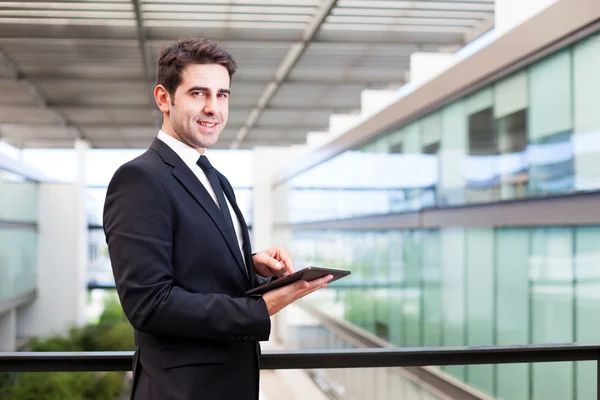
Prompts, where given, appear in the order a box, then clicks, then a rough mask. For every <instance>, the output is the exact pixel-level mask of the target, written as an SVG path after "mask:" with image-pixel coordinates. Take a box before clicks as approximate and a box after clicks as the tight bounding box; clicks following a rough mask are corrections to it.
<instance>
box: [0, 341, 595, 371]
mask: <svg viewBox="0 0 600 400" xmlns="http://www.w3.org/2000/svg"><path fill="white" fill-rule="evenodd" d="M132 356H133V352H127V351H126V352H14V353H8V352H7V353H0V372H75V371H79V372H83V371H130V370H131V365H132ZM599 358H600V345H597V344H549V345H526V346H521V345H515V346H478V347H470V346H467V347H419V348H377V349H343V350H338V349H336V350H325V349H324V350H295V351H270V352H265V353H263V354H262V356H261V369H320V368H377V367H422V366H440V365H474V364H512V363H538V362H564V361H591V360H598V359H599Z"/></svg>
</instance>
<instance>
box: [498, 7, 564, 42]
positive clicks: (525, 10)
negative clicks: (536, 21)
mask: <svg viewBox="0 0 600 400" xmlns="http://www.w3.org/2000/svg"><path fill="white" fill-rule="evenodd" d="M556 2H557V0H496V8H495V27H496V32H497V33H498V35H503V34H505V33H506V32H508V31H510V30H512V29H513V28H515V27H517V26H518V25H520V24H522V23H523V22H525V21H526V20H528V19H531V18H533V17H534V16H535V15H536V14H538V13H539V12H541V11H543V10H545V9H546V8H548V7H549V6H551V5H552V4H554V3H556Z"/></svg>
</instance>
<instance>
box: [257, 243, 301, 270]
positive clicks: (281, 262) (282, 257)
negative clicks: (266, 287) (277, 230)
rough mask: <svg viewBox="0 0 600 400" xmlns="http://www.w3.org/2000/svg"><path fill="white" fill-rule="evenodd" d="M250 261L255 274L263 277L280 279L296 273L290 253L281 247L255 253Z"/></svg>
mask: <svg viewBox="0 0 600 400" xmlns="http://www.w3.org/2000/svg"><path fill="white" fill-rule="evenodd" d="M252 261H254V269H255V270H256V273H258V274H259V275H261V276H264V277H269V276H276V277H279V278H281V277H282V276H287V275H290V274H293V273H294V272H295V271H296V270H295V269H294V263H293V262H292V257H290V253H288V251H287V250H286V249H285V247H283V246H275V247H271V248H268V249H267V250H264V251H261V252H260V253H256V254H255V255H254V257H252Z"/></svg>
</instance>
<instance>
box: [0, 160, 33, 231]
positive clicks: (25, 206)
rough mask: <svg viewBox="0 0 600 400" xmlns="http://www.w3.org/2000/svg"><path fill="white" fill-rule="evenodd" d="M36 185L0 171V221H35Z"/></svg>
mask: <svg viewBox="0 0 600 400" xmlns="http://www.w3.org/2000/svg"><path fill="white" fill-rule="evenodd" d="M37 205H38V183H37V182H33V181H29V180H26V179H23V178H22V177H21V176H19V175H16V174H13V173H11V172H8V171H4V170H0V221H2V220H4V221H18V222H35V221H37V211H38V210H37Z"/></svg>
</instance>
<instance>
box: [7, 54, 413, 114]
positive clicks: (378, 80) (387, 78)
mask: <svg viewBox="0 0 600 400" xmlns="http://www.w3.org/2000/svg"><path fill="white" fill-rule="evenodd" d="M408 59H409V57H408V56H406V61H405V62H399V63H398V64H399V65H398V67H399V68H400V67H405V68H406V69H408V67H409V65H408ZM404 64H406V65H404ZM400 69H402V68H400ZM358 71H360V72H361V73H363V74H364V73H365V72H366V73H367V74H369V76H368V77H365V76H360V75H361V74H360V73H356V75H358V76H347V73H344V74H343V73H340V71H339V69H338V73H337V75H336V76H331V75H332V74H326V75H323V76H321V77H319V76H311V77H302V78H289V77H288V79H286V82H287V83H308V84H311V83H315V84H317V83H327V84H330V85H331V84H347V83H351V84H359V83H362V84H364V85H365V87H367V86H369V85H371V84H388V83H390V82H391V81H393V80H396V81H398V80H400V79H398V78H400V77H401V76H402V71H401V70H400V71H395V72H394V73H393V74H390V73H389V71H385V70H375V69H370V68H362V69H358ZM319 72H323V69H321V71H319V70H318V69H317V68H315V69H313V70H312V71H311V73H312V74H313V75H314V74H317V73H319ZM394 77H396V79H394ZM3 80H6V79H3V78H1V77H0V83H2V81H3ZM9 80H11V81H12V79H9ZM29 80H30V81H32V82H36V83H39V84H44V83H50V84H52V83H61V84H62V83H66V84H69V83H75V84H80V83H82V84H98V85H106V84H121V83H123V84H130V85H131V84H133V85H135V84H147V83H148V82H147V81H146V80H140V79H135V78H134V79H127V78H98V77H95V78H94V77H89V78H84V77H75V78H73V77H67V76H65V77H61V76H57V75H48V74H47V75H30V76H29ZM271 81H272V80H271V79H268V78H264V79H263V78H251V77H248V78H240V79H236V80H235V81H234V85H243V84H244V83H250V84H255V83H267V82H271ZM152 90H154V82H153V83H152ZM234 92H235V88H234ZM234 95H235V93H234ZM154 104H155V102H154V97H152V103H151V106H154Z"/></svg>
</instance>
